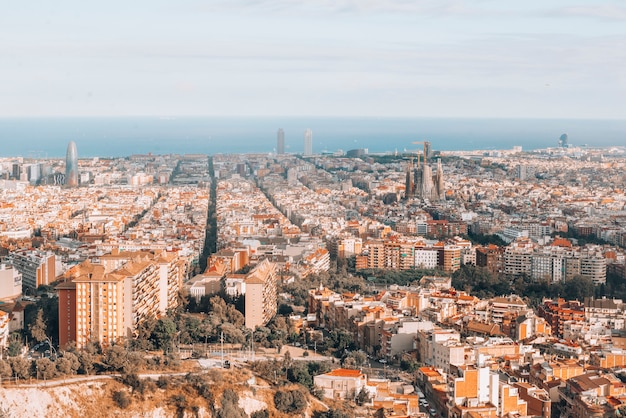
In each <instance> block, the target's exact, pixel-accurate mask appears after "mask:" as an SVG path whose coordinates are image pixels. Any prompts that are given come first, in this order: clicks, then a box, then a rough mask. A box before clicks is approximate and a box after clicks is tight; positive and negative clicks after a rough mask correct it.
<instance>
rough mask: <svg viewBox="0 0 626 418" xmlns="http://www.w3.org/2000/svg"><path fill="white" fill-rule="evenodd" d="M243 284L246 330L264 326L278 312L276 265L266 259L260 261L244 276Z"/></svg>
mask: <svg viewBox="0 0 626 418" xmlns="http://www.w3.org/2000/svg"><path fill="white" fill-rule="evenodd" d="M244 282H245V286H246V287H245V295H246V301H245V312H246V313H245V326H246V328H250V329H255V328H256V327H258V326H263V325H266V324H267V323H268V322H269V321H270V320H271V319H272V318H273V317H274V316H275V315H276V311H277V310H278V304H277V293H276V265H275V264H274V263H272V262H270V261H268V260H267V259H265V260H263V261H261V262H260V263H259V264H258V265H257V266H256V267H255V268H254V269H252V271H250V272H249V273H248V274H247V275H246V277H245V279H244Z"/></svg>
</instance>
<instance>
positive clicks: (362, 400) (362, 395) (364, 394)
mask: <svg viewBox="0 0 626 418" xmlns="http://www.w3.org/2000/svg"><path fill="white" fill-rule="evenodd" d="M370 399H371V396H370V394H369V392H368V391H366V390H365V388H361V390H360V391H359V393H357V395H356V398H355V402H356V404H357V405H359V406H363V405H365V404H366V403H368V402H369V401H370Z"/></svg>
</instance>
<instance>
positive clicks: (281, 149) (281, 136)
mask: <svg viewBox="0 0 626 418" xmlns="http://www.w3.org/2000/svg"><path fill="white" fill-rule="evenodd" d="M284 153H285V131H283V128H280V129H279V130H278V136H277V138H276V154H284Z"/></svg>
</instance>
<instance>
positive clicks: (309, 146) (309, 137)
mask: <svg viewBox="0 0 626 418" xmlns="http://www.w3.org/2000/svg"><path fill="white" fill-rule="evenodd" d="M303 155H313V131H312V130H310V129H307V130H305V131H304V153H303Z"/></svg>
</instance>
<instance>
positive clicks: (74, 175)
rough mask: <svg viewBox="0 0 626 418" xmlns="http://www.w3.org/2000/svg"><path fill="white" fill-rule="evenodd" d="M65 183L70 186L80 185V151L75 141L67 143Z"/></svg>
mask: <svg viewBox="0 0 626 418" xmlns="http://www.w3.org/2000/svg"><path fill="white" fill-rule="evenodd" d="M65 184H66V185H67V186H68V187H77V186H78V151H76V143H75V142H74V141H70V143H69V144H68V145H67V153H66V154H65Z"/></svg>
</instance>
